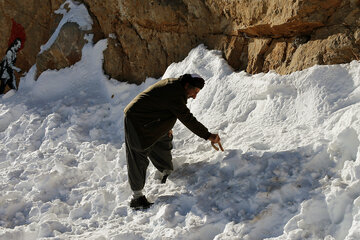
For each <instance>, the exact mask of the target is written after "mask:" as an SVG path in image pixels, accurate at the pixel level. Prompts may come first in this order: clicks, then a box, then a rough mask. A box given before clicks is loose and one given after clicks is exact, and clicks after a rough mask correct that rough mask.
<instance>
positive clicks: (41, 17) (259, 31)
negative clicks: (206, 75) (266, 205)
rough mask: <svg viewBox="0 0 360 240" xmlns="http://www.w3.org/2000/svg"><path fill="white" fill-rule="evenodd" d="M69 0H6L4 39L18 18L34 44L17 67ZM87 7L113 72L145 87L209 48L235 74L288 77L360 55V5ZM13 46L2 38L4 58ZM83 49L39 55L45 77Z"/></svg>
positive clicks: (191, 1) (274, 1)
mask: <svg viewBox="0 0 360 240" xmlns="http://www.w3.org/2000/svg"><path fill="white" fill-rule="evenodd" d="M62 2H63V1H61V0H51V1H41V0H30V1H20V0H13V1H9V0H4V1H0V6H1V8H0V23H1V24H2V26H3V28H2V30H1V31H2V34H3V36H6V34H8V33H9V31H10V30H9V29H10V27H11V26H10V23H11V18H14V19H15V20H16V21H17V22H19V23H21V24H23V26H24V27H25V29H26V34H27V36H28V41H27V42H26V44H25V48H24V49H23V51H22V52H21V53H20V54H19V61H18V63H17V64H19V65H20V67H22V68H23V69H26V70H27V69H28V68H29V67H30V66H32V65H33V64H34V63H35V61H36V56H37V54H38V52H39V48H40V46H41V45H43V44H44V43H46V42H47V40H48V39H49V37H50V36H51V34H52V33H53V31H54V30H55V28H56V26H57V24H58V22H59V19H60V17H61V16H57V15H55V14H54V13H53V12H54V10H55V9H58V8H59V6H60V4H61V3H62ZM80 2H82V3H84V4H85V5H86V6H87V8H88V10H89V13H90V15H91V16H92V18H93V22H94V24H93V30H92V31H93V33H94V35H95V36H94V40H95V42H96V41H97V40H99V39H101V38H105V37H106V38H107V39H108V48H107V49H106V51H105V52H104V71H105V73H106V74H108V75H109V76H110V77H113V78H116V79H118V80H121V81H129V82H134V83H141V82H142V81H144V80H145V78H146V77H147V76H152V77H160V76H161V75H163V73H164V71H165V70H166V68H167V67H168V65H169V64H171V63H172V62H178V61H181V60H182V59H183V58H184V57H186V56H187V54H188V53H189V51H190V50H191V49H192V48H194V47H196V46H197V45H199V44H201V43H203V44H205V45H206V46H208V48H209V49H219V50H221V51H223V52H224V57H225V58H226V59H227V60H228V62H229V64H230V65H231V66H232V67H233V68H234V69H235V70H246V71H247V72H249V73H259V72H267V71H269V70H274V71H276V72H278V73H281V74H287V73H291V72H293V71H298V70H302V69H305V68H307V67H311V66H313V65H315V64H337V63H345V62H349V61H351V60H354V59H359V58H360V51H359V50H358V49H360V48H359V44H360V27H359V26H360V1H359V0H342V1H341V0H329V1H323V0H308V1H300V0H291V1H289V0H262V1H253V0H238V1H228V0H149V1H141V0H123V1H118V0H107V1H102V0H81V1H80ZM4 34H5V35H4ZM77 36H78V37H79V38H78V39H80V38H81V34H80V35H77ZM6 38H7V37H5V39H6ZM59 41H60V39H59ZM61 41H63V42H66V41H74V39H72V38H70V37H69V38H68V39H67V38H65V37H64V38H63V39H62V40H61ZM62 44H63V45H65V43H62ZM6 45H7V42H6V40H4V38H2V39H0V46H2V47H1V48H2V49H3V53H4V51H5V50H6V48H5V46H6ZM80 47H81V44H80V45H76V46H73V49H72V50H71V52H73V51H74V52H75V53H76V54H75V55H72V53H71V54H70V53H69V52H67V51H69V49H67V48H63V47H61V48H60V47H58V48H56V47H55V46H54V49H52V53H51V54H50V53H46V54H48V55H46V54H42V55H41V56H39V58H40V59H39V60H37V63H38V65H39V66H40V68H42V70H40V72H41V71H43V70H45V69H46V68H56V69H58V68H60V67H64V66H68V65H69V64H72V63H73V62H74V61H76V60H77V59H79V55H78V53H79V52H80V51H79V49H80ZM74 48H75V49H74ZM41 58H44V59H43V60H41ZM41 62H42V63H41ZM39 66H38V67H39Z"/></svg>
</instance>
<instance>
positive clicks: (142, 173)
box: [124, 117, 151, 209]
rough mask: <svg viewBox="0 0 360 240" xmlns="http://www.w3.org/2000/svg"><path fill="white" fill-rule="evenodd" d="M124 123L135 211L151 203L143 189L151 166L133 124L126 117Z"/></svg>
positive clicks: (129, 177) (131, 203)
mask: <svg viewBox="0 0 360 240" xmlns="http://www.w3.org/2000/svg"><path fill="white" fill-rule="evenodd" d="M124 122H125V126H124V128H125V146H126V159H127V169H128V179H129V184H130V187H131V190H132V191H133V199H132V200H131V202H130V207H132V208H135V209H142V208H148V207H150V205H151V203H149V202H148V201H147V199H146V198H145V196H144V195H143V194H142V189H143V188H144V186H145V180H146V169H147V167H148V165H149V160H148V159H147V154H146V152H145V151H144V150H142V149H141V147H140V144H139V141H138V139H137V135H136V132H135V131H134V128H133V126H132V124H131V122H130V121H129V120H128V119H126V117H125V121H124Z"/></svg>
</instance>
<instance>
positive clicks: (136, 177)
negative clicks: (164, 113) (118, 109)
mask: <svg viewBox="0 0 360 240" xmlns="http://www.w3.org/2000/svg"><path fill="white" fill-rule="evenodd" d="M124 123H125V127H124V128H125V146H126V159H127V166H128V178H129V183H130V187H131V190H133V191H140V190H142V189H143V188H144V186H145V179H146V170H147V167H148V166H149V159H150V161H151V162H152V164H153V165H154V166H155V167H156V168H157V169H158V170H159V171H160V172H162V171H164V170H173V168H174V167H173V163H172V156H171V150H172V148H173V145H172V136H168V134H165V135H164V136H162V137H161V138H160V139H159V140H158V141H157V142H155V143H154V144H153V145H151V146H150V147H149V148H146V149H143V148H142V147H141V144H140V143H139V139H138V136H137V133H136V131H135V129H134V127H133V125H132V123H131V121H130V120H129V119H128V118H126V117H125V121H124Z"/></svg>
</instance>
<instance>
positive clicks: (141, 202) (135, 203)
mask: <svg viewBox="0 0 360 240" xmlns="http://www.w3.org/2000/svg"><path fill="white" fill-rule="evenodd" d="M153 204H154V203H150V202H149V201H148V200H147V199H146V197H145V196H141V197H139V198H133V199H131V201H130V207H131V208H133V209H135V210H141V209H147V208H149V207H150V206H151V205H153Z"/></svg>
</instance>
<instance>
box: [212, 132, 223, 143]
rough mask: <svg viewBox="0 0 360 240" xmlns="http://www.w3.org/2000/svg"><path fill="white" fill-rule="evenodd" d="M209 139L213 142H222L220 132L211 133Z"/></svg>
mask: <svg viewBox="0 0 360 240" xmlns="http://www.w3.org/2000/svg"><path fill="white" fill-rule="evenodd" d="M209 140H210V141H211V142H212V143H219V142H220V137H219V135H218V134H213V133H212V134H211V135H210V137H209Z"/></svg>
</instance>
